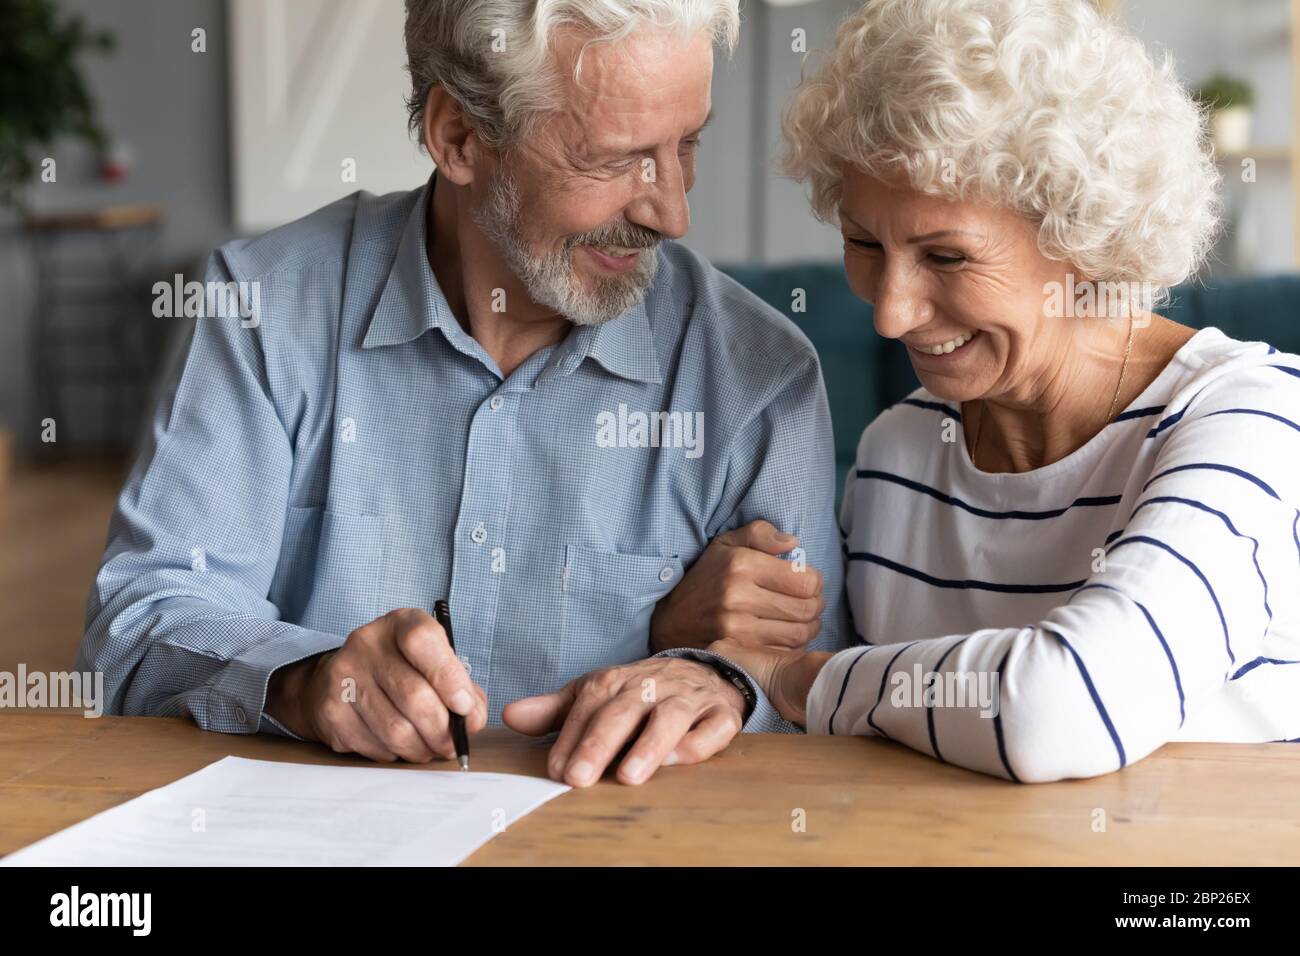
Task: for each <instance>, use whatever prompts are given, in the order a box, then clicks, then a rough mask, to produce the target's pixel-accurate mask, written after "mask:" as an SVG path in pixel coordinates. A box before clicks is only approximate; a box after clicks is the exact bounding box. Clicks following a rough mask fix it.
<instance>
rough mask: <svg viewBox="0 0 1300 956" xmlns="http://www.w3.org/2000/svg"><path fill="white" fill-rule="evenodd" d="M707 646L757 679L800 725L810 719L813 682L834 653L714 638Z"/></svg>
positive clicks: (783, 713)
mask: <svg viewBox="0 0 1300 956" xmlns="http://www.w3.org/2000/svg"><path fill="white" fill-rule="evenodd" d="M708 650H710V651H712V652H713V653H715V654H719V655H721V656H722V657H725V658H727V659H728V660H730V661H734V662H735V663H737V664H739V665H740V666H741V667H743V668H744V669H745V672H746V673H747V674H749V676H750V677H752V678H754V680H756V681H758V685H759V686H760V687H762V688H763V693H764V694H766V695H767V699H768V700H770V701H771V702H772V706H774V707H775V708H776V709H777V710H778V711H779V712H780V714H781V716H782V717H784V718H785V719H786V720H788V721H790V722H791V723H794V724H798V725H799V726H800V727H803V726H805V725H806V724H807V722H808V694H809V692H810V691H811V690H812V685H813V682H814V681H816V680H817V675H818V674H820V673H821V669H822V667H823V665H825V663H826V662H827V661H828V660H830V659H831V657H833V656H834V655H833V654H830V653H828V652H826V651H802V650H784V649H781V648H775V647H753V646H751V645H749V644H742V643H740V642H738V641H714V642H713V643H712V644H710V645H709V647H708Z"/></svg>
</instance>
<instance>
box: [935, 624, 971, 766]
mask: <svg viewBox="0 0 1300 956" xmlns="http://www.w3.org/2000/svg"><path fill="white" fill-rule="evenodd" d="M967 636H969V635H967ZM965 640H966V638H965V637H963V638H962V639H961V640H959V641H954V642H953V643H952V644H951V645H950V646H949V648H948V649H947V650H946V651H944V652H943V656H942V657H940V658H939V663H937V664H935V665H934V671H935V673H936V674H938V673H941V672H942V671H943V662H944V661H946V660H947V659H948V655H949V654H951V653H952V652H953V651H955V650H956V649H957V645H958V644H961V643H963V642H964V641H965ZM940 679H942V678H940ZM925 722H926V726H927V727H929V729H930V749H931V750H933V751H934V758H935V759H936V760H938V761H939V762H940V763H947V762H948V761H946V760H944V759H943V755H942V754H941V753H939V738H938V737H936V736H935V733H934V708H933V707H931V706H929V705H928V704H927V705H926V708H925Z"/></svg>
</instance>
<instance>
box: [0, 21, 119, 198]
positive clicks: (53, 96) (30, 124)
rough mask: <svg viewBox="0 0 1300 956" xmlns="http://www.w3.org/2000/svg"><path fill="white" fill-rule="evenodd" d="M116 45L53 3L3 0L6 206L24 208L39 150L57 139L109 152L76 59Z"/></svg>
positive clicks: (1, 110) (1, 183)
mask: <svg viewBox="0 0 1300 956" xmlns="http://www.w3.org/2000/svg"><path fill="white" fill-rule="evenodd" d="M113 45H114V38H113V36H112V34H110V33H108V32H107V31H104V30H91V29H89V28H87V26H86V24H85V22H84V21H83V20H82V18H81V17H79V16H63V15H62V14H60V12H59V10H58V8H57V7H56V6H55V4H54V0H0V205H3V206H11V207H19V206H21V205H22V197H21V193H22V189H23V187H24V186H26V185H27V183H28V182H30V181H31V179H32V176H33V174H34V173H35V171H36V166H37V159H36V155H37V150H38V149H42V148H45V149H48V147H49V146H50V144H51V143H53V141H54V140H55V138H56V137H59V136H74V137H78V138H80V139H83V140H86V141H88V142H89V143H91V144H92V145H94V146H97V147H102V146H103V144H104V133H103V131H102V130H101V129H100V128H99V126H98V125H97V124H96V122H95V106H94V102H93V100H92V99H91V97H90V94H89V93H88V92H87V90H86V83H85V81H84V79H83V78H82V75H81V71H80V69H79V68H78V66H77V57H78V56H79V55H80V54H81V53H82V52H83V51H87V50H93V51H106V50H111V49H112V48H113Z"/></svg>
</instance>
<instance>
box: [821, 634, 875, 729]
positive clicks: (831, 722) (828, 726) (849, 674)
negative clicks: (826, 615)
mask: <svg viewBox="0 0 1300 956" xmlns="http://www.w3.org/2000/svg"><path fill="white" fill-rule="evenodd" d="M866 656H867V654H866V651H865V650H864V651H863V652H862V653H861V654H859V655H858V656H857V657H855V658H853V663H852V664H850V665H849V669H848V670H846V671H845V672H844V684H843V686H841V687H840V699H839V700H837V701H836V702H835V709H834V710H832V711H831V718H830V720H828V721H826V733H828V734H830V735H831V736H834V735H835V718H836V716H837V715H838V714H839V712H840V706H841V705H842V704H843V703H844V692H845V691H847V690H848V689H849V678H850V677H852V676H853V668H855V667H857V666H858V661H860V660H862V658H864V657H866Z"/></svg>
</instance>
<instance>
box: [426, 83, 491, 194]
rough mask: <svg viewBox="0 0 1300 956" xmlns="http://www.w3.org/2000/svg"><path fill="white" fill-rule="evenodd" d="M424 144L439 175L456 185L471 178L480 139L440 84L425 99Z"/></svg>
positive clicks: (469, 180)
mask: <svg viewBox="0 0 1300 956" xmlns="http://www.w3.org/2000/svg"><path fill="white" fill-rule="evenodd" d="M421 134H422V137H423V140H424V148H425V149H426V150H428V151H429V155H430V156H431V157H432V158H433V161H434V163H435V164H436V165H437V167H438V175H439V176H440V177H443V178H445V179H448V180H450V181H451V182H453V183H455V184H456V185H458V186H468V185H469V184H470V183H472V182H473V181H474V174H475V163H476V161H477V160H478V159H479V158H480V157H479V155H478V153H479V151H480V150H482V149H483V143H482V141H481V140H480V139H479V138H478V134H477V133H476V132H475V131H474V127H473V126H471V125H470V124H469V121H468V120H467V119H466V117H465V113H464V111H463V110H462V109H461V108H460V104H459V103H457V102H456V98H455V97H454V96H452V95H451V94H450V93H448V92H447V90H446V88H445V87H443V86H442V85H440V84H436V83H435V84H434V85H433V86H432V87H430V88H429V95H428V97H426V99H425V101H424V126H423V128H422V129H421Z"/></svg>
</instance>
